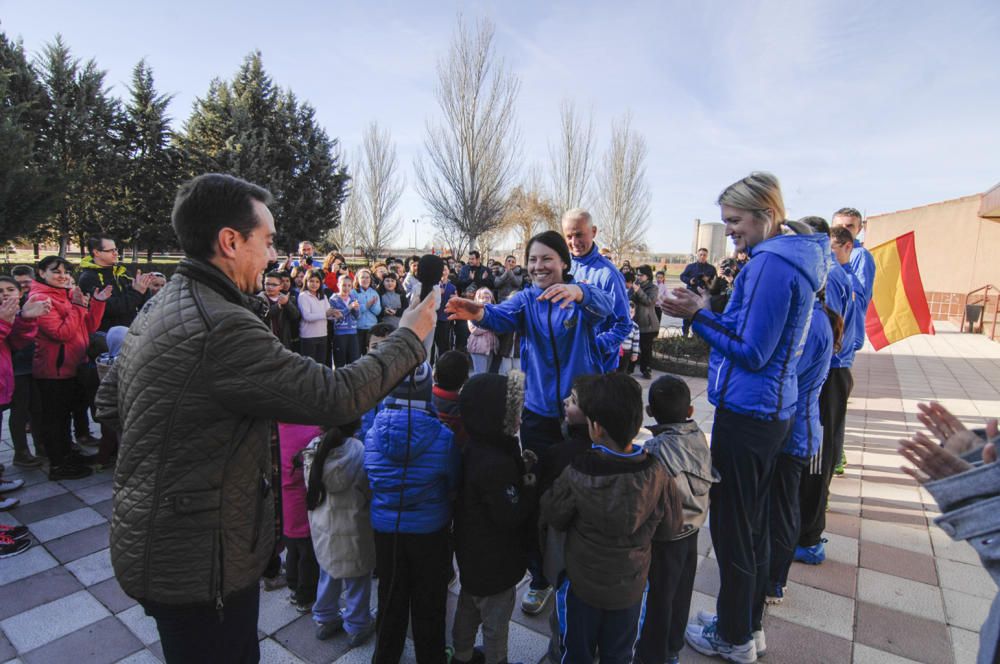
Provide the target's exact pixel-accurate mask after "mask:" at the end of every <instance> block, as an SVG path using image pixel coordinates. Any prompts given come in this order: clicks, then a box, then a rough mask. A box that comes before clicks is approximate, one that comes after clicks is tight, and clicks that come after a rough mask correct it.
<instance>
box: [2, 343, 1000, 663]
mask: <svg viewBox="0 0 1000 664" xmlns="http://www.w3.org/2000/svg"><path fill="white" fill-rule="evenodd" d="M941 327H942V328H943V329H941V330H940V331H939V332H940V333H939V334H938V336H936V337H915V338H911V339H909V340H906V341H903V342H901V343H898V344H896V345H894V346H892V347H891V348H889V349H886V350H883V351H882V352H880V353H877V354H876V353H874V352H872V351H871V349H870V348H866V349H865V351H863V352H862V353H860V354H859V355H858V359H857V363H856V365H855V371H854V376H855V390H854V395H853V397H852V398H851V402H850V407H849V411H848V430H847V457H848V463H849V466H848V469H847V473H846V475H845V476H844V477H842V478H838V479H836V480H834V484H833V496H832V498H831V504H830V515H829V519H828V525H829V528H828V530H829V532H828V534H827V537H828V538H829V540H830V541H829V544H828V545H827V551H828V556H829V558H828V560H827V562H826V563H825V564H823V565H821V566H819V567H809V566H805V565H800V564H796V565H793V568H792V573H791V581H790V583H789V587H788V590H787V594H786V599H785V602H784V603H783V604H782V605H781V606H779V607H777V608H775V609H773V610H771V611H770V612H769V614H768V617H767V619H766V622H765V627H766V630H767V640H768V646H769V648H768V655H767V658H766V661H768V662H771V663H772V664H779V663H785V662H788V663H792V662H794V663H796V664H808V663H811V662H817V663H819V662H823V663H829V664H835V663H844V664H848V663H855V664H876V663H885V664H901V663H906V662H925V663H928V664H950V663H955V664H965V663H967V662H974V661H975V652H976V648H977V642H978V629H979V626H980V625H981V624H982V622H983V620H984V618H985V616H986V613H987V610H988V607H989V604H990V601H991V600H992V598H993V596H994V594H995V593H996V592H997V588H996V586H995V585H994V583H993V581H992V580H991V579H990V577H989V575H987V574H986V573H985V571H983V569H982V567H981V566H980V565H979V561H978V558H977V557H976V555H975V554H974V553H973V551H972V549H971V548H970V547H969V546H967V545H966V544H964V543H957V544H956V543H954V542H952V541H951V540H949V539H948V538H947V537H946V536H945V535H944V534H943V533H942V532H941V531H940V530H938V529H937V528H936V527H935V526H934V525H933V524H932V523H931V520H932V519H933V518H934V517H935V516H936V511H935V509H936V508H935V505H934V502H933V500H932V499H931V498H930V496H929V495H928V494H927V493H926V492H924V491H923V490H921V489H919V488H918V487H917V486H916V485H915V484H914V482H913V481H912V480H910V479H909V477H908V476H906V475H904V474H903V473H902V472H901V471H900V470H899V464H900V458H899V457H898V455H897V454H896V452H895V441H896V439H897V438H899V437H901V436H903V435H905V434H906V433H907V432H908V431H912V430H914V429H917V428H920V424H919V422H918V421H917V420H916V417H915V413H916V412H917V410H916V404H917V402H918V401H926V400H929V399H937V400H939V401H941V402H943V403H944V404H945V405H946V406H947V407H948V408H950V409H952V410H953V412H955V413H956V414H957V415H959V417H960V418H961V419H962V420H963V421H965V422H966V423H969V424H979V423H981V422H982V421H983V419H984V418H985V417H987V416H996V415H1000V344H994V343H991V342H989V341H987V340H985V339H984V338H982V337H974V336H968V335H962V334H958V333H957V332H955V330H954V328H952V327H949V326H947V325H942V326H941ZM690 383H691V386H692V393H693V394H694V395H696V401H695V408H696V411H695V416H696V418H697V419H698V421H699V422H700V423H701V424H702V427H703V428H705V430H706V431H709V430H710V427H711V420H712V409H711V406H710V405H709V404H708V402H707V400H706V398H705V381H704V380H698V379H691V381H690ZM12 454H13V451H12V450H11V447H10V440H9V436H8V434H7V431H6V425H4V429H3V436H2V445H0V462H2V463H5V464H6V465H7V467H8V469H9V470H8V473H7V477H9V478H14V477H20V478H22V479H24V481H25V484H26V485H27V486H26V487H25V488H23V489H21V490H20V491H18V492H16V493H15V494H11V495H16V496H17V497H19V498H20V499H21V504H20V505H19V506H18V507H16V508H15V509H13V510H11V511H9V512H0V523H8V524H16V523H23V524H26V525H28V526H29V527H30V528H31V531H32V533H33V535H34V539H35V543H34V545H33V546H32V547H31V549H29V550H28V551H27V552H25V553H24V554H21V555H19V556H16V557H14V558H10V559H6V560H0V662H4V661H8V660H9V661H20V662H43V663H46V664H59V663H61V662H72V663H73V664H79V663H82V662H88V663H89V662H151V663H155V662H159V661H161V659H162V651H161V649H160V647H159V643H158V641H157V638H158V637H157V633H156V629H155V627H154V624H153V622H152V621H151V620H150V619H148V618H146V617H145V615H144V614H143V611H142V608H141V607H139V606H138V605H136V604H135V602H134V601H133V600H131V599H129V598H128V597H126V596H125V595H124V594H123V593H122V592H121V590H120V589H119V587H118V585H117V583H116V581H115V579H114V576H113V573H112V570H111V566H110V560H109V556H108V519H109V518H110V516H111V476H110V473H108V472H105V473H101V474H99V475H94V476H93V477H90V478H87V479H84V480H76V481H65V482H49V481H47V479H46V477H45V475H44V474H42V473H41V472H38V471H29V472H18V469H16V468H12V467H11V465H10V461H11V457H12ZM700 542H701V544H700V552H701V554H702V557H701V558H700V560H699V567H698V576H697V581H696V585H695V588H696V592H695V596H694V602H693V607H692V610H693V611H695V610H697V609H703V608H704V609H708V608H713V607H714V601H715V600H714V596H715V594H716V593H717V591H718V572H717V567H716V563H715V559H714V557H713V554H712V550H711V543H710V541H709V539H708V537H707V530H706V531H703V532H702V536H701V540H700ZM524 591H525V587H524V584H522V587H521V588H520V592H521V593H523V592H524ZM286 595H287V592H286V591H277V592H272V593H262V594H261V616H260V624H259V630H260V636H261V639H262V640H261V652H262V659H263V661H265V662H316V663H318V662H337V663H338V664H363V663H366V662H368V661H370V657H371V652H372V646H371V645H370V644H369V646H368V647H365V648H361V649H357V650H354V651H348V649H347V642H346V638H345V637H343V636H339V637H337V638H334V639H332V640H330V641H325V642H320V641H317V640H316V639H315V638H314V636H313V628H312V623H311V619H310V617H309V616H302V615H300V614H298V613H296V611H295V610H294V609H293V608H292V607H291V606H290V605H289V604H288V602H287V601H286ZM455 599H456V597H455V596H454V595H452V596H451V602H452V606H453V605H454V602H455ZM514 621H515V624H514V625H513V626H512V629H511V652H510V660H511V661H512V662H525V663H526V664H534V663H535V662H538V661H539V659H540V658H541V657H542V656H543V654H544V652H545V649H546V642H547V624H546V621H545V619H544V618H528V617H526V616H524V615H523V614H521V613H520V611H519V610H518V609H515V614H514ZM406 660H407V661H414V660H413V655H412V650H410V651H408V654H407V656H406ZM682 661H684V662H708V661H717V660H708V659H706V658H703V657H701V656H699V655H697V654H696V653H694V652H692V651H690V650H689V649H688V650H685V651H684V652H683V653H682Z"/></svg>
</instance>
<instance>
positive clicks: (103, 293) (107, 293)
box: [94, 279, 149, 302]
mask: <svg viewBox="0 0 1000 664" xmlns="http://www.w3.org/2000/svg"><path fill="white" fill-rule="evenodd" d="M146 281H147V285H148V281H149V280H148V279H147V280H146ZM113 291H114V287H113V286H112V285H111V284H108V285H107V286H105V287H104V288H102V289H101V290H99V291H95V292H94V299H95V300H97V301H98V302H107V301H108V298H109V297H111V293H112V292H113Z"/></svg>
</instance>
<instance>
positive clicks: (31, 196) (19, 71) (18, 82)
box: [0, 33, 55, 242]
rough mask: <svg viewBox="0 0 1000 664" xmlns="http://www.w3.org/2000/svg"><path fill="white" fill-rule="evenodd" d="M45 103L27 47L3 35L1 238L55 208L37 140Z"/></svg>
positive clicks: (17, 233) (21, 231) (30, 226)
mask: <svg viewBox="0 0 1000 664" xmlns="http://www.w3.org/2000/svg"><path fill="white" fill-rule="evenodd" d="M44 104H45V96H44V93H43V90H42V86H41V84H40V83H39V81H38V76H37V75H36V73H35V71H34V69H33V68H32V67H31V65H30V63H29V62H28V59H27V57H26V56H25V53H24V47H23V46H22V45H21V44H20V43H14V42H10V41H8V40H7V37H6V35H4V34H3V33H0V242H8V241H10V240H13V239H16V238H18V237H22V236H24V235H27V234H29V233H31V232H32V231H34V230H35V229H36V228H37V227H38V225H39V224H41V223H42V222H43V221H44V220H45V219H46V218H47V217H48V216H49V214H51V212H52V204H53V198H54V191H55V190H54V187H53V186H52V183H51V182H50V181H49V179H48V178H47V177H46V175H45V173H44V172H43V171H42V170H41V168H40V167H39V159H38V156H39V155H38V154H37V149H36V141H35V134H36V132H37V131H38V128H39V125H40V123H41V121H42V117H43V113H42V109H43V107H44Z"/></svg>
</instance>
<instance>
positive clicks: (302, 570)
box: [283, 537, 319, 604]
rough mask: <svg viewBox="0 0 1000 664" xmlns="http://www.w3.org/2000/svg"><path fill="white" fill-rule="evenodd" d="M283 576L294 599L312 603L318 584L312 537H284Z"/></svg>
mask: <svg viewBox="0 0 1000 664" xmlns="http://www.w3.org/2000/svg"><path fill="white" fill-rule="evenodd" d="M283 539H284V542H285V578H286V579H288V589H289V590H291V591H292V592H293V593H295V599H296V601H298V602H300V603H302V604H312V603H313V602H315V601H316V587H317V586H318V585H319V563H317V562H316V552H315V551H313V544H312V538H309V537H285V538H283Z"/></svg>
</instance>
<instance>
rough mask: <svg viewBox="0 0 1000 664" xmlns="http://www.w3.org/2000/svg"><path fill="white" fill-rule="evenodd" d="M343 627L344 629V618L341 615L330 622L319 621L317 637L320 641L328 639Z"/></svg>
mask: <svg viewBox="0 0 1000 664" xmlns="http://www.w3.org/2000/svg"><path fill="white" fill-rule="evenodd" d="M342 629H344V619H343V618H341V617H340V616H337V617H336V618H334V619H333V620H331V621H330V622H317V623H316V638H317V639H319V640H320V641H326V640H327V639H329V638H330V637H332V636H333V635H334V634H336V633H337V632H339V631H340V630H342Z"/></svg>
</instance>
